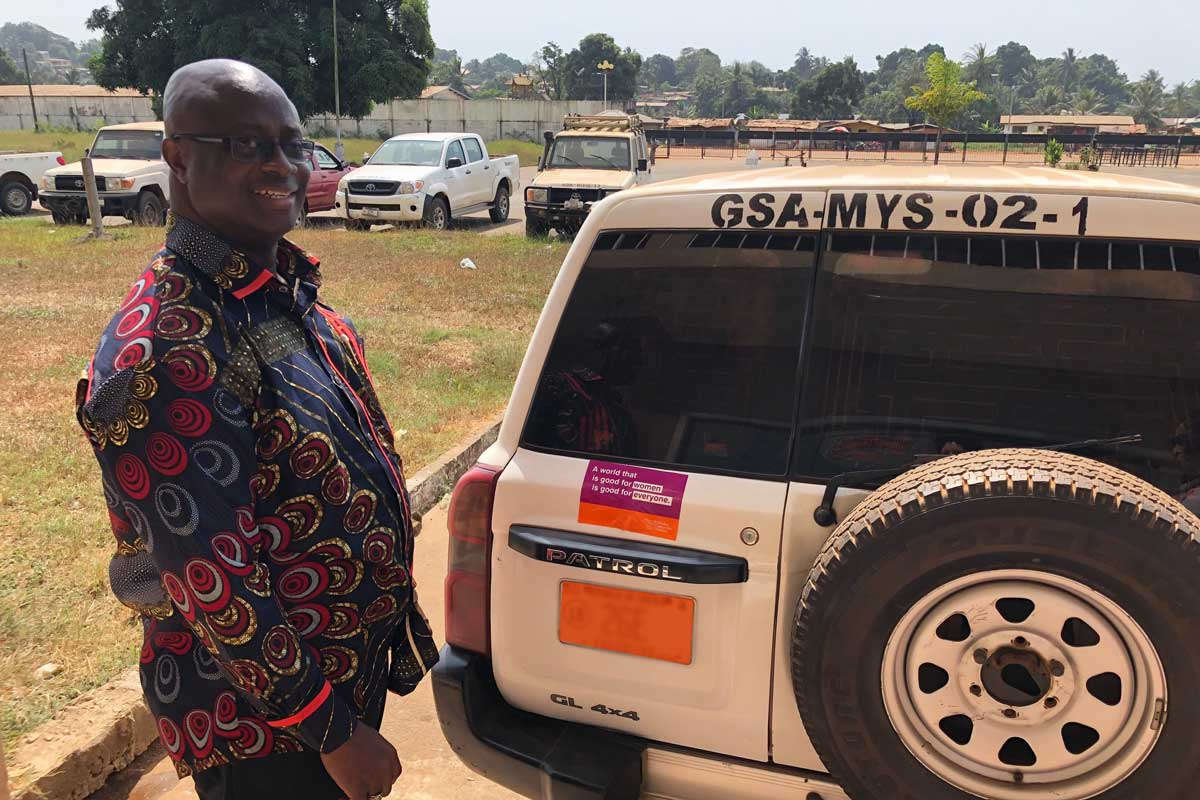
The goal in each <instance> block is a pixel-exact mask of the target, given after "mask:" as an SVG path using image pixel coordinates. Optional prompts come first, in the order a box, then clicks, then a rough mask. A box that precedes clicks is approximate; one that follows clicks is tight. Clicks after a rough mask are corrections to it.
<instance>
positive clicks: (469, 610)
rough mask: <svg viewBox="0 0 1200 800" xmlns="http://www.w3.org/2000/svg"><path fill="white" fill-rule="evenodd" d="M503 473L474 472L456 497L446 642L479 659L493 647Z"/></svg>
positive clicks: (452, 504) (462, 482) (463, 480)
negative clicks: (496, 529) (495, 527)
mask: <svg viewBox="0 0 1200 800" xmlns="http://www.w3.org/2000/svg"><path fill="white" fill-rule="evenodd" d="M499 478H500V473H499V472H496V471H495V470H491V469H488V468H486V467H481V466H478V465H476V466H474V467H472V468H471V469H470V470H468V472H467V473H466V474H465V475H463V476H462V477H461V478H460V479H459V481H458V484H457V485H456V486H455V487H454V493H453V494H452V495H451V497H450V519H449V528H450V552H449V565H448V568H447V570H446V641H447V643H449V644H452V645H455V646H456V647H462V648H464V649H466V650H471V651H473V652H476V653H483V654H485V655H486V654H487V653H488V652H489V651H490V649H491V647H490V645H491V642H490V638H491V637H490V632H489V629H488V613H489V603H488V594H489V592H490V589H491V582H492V581H491V571H490V570H491V566H490V565H491V555H492V501H493V499H494V498H495V496H496V481H497V480H499Z"/></svg>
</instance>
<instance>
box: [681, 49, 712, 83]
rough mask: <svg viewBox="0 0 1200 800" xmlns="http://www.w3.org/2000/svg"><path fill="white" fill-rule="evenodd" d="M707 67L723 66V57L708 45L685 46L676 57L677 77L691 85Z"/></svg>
mask: <svg viewBox="0 0 1200 800" xmlns="http://www.w3.org/2000/svg"><path fill="white" fill-rule="evenodd" d="M705 68H710V69H711V68H716V69H720V68H721V57H720V56H719V55H717V54H716V53H714V52H713V51H712V50H709V49H708V48H707V47H701V48H695V47H685V48H683V49H682V50H680V51H679V57H678V58H676V59H675V79H676V80H677V81H679V82H680V83H681V84H683V85H684V86H690V85H691V84H692V82H693V81H694V80H695V79H696V76H698V75H699V74H700V73H701V71H703V70H704V69H705Z"/></svg>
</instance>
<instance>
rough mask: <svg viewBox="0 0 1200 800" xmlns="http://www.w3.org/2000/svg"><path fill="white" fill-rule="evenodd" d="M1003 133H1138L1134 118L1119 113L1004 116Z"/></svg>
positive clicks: (1002, 121)
mask: <svg viewBox="0 0 1200 800" xmlns="http://www.w3.org/2000/svg"><path fill="white" fill-rule="evenodd" d="M1000 125H1001V126H1002V127H1003V128H1004V132H1005V133H1047V134H1065V135H1071V134H1075V135H1080V136H1090V135H1092V134H1096V133H1137V132H1138V126H1137V123H1136V122H1134V121H1133V117H1128V116H1123V115H1120V114H1014V115H1012V116H1009V115H1007V114H1004V115H1002V116H1001V117H1000Z"/></svg>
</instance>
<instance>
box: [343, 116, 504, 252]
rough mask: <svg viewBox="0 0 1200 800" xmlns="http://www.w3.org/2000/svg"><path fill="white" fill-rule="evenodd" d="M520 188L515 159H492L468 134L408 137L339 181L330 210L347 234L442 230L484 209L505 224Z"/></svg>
mask: <svg viewBox="0 0 1200 800" xmlns="http://www.w3.org/2000/svg"><path fill="white" fill-rule="evenodd" d="M520 184H521V164H520V161H519V160H518V158H517V157H516V156H500V157H498V158H491V157H490V156H489V155H488V152H487V147H486V146H485V145H484V143H483V139H481V138H479V137H478V136H476V135H475V134H473V133H408V134H404V135H402V136H393V137H392V138H391V139H388V140H387V141H386V142H384V143H383V144H381V145H380V146H379V149H378V150H376V151H375V153H374V154H373V155H372V156H371V158H370V159H368V161H367V163H366V165H364V166H363V167H360V168H359V169H356V170H354V171H353V172H351V173H350V174H349V175H347V176H346V177H344V178H342V180H341V181H340V182H339V184H338V193H337V199H336V200H335V202H334V208H335V209H337V211H338V212H339V213H340V214H341V215H342V216H343V217H345V220H346V228H347V229H348V230H358V231H365V230H368V229H370V227H371V225H372V224H373V223H388V222H421V223H423V224H424V225H425V226H426V227H429V228H434V229H436V230H443V229H445V228H446V227H447V226H448V225H449V224H450V221H451V220H452V219H453V218H454V217H461V216H465V215H467V214H473V213H475V212H478V211H485V210H486V211H488V212H489V213H490V215H491V218H492V221H493V222H504V221H505V220H507V219H508V211H509V203H510V198H511V197H512V195H513V193H514V192H516V191H518V190H519V189H520Z"/></svg>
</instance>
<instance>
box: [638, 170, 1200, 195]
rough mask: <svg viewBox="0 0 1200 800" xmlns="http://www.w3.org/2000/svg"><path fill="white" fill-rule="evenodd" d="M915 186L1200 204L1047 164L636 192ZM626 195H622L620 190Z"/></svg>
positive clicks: (687, 182) (683, 181)
mask: <svg viewBox="0 0 1200 800" xmlns="http://www.w3.org/2000/svg"><path fill="white" fill-rule="evenodd" d="M758 189H762V190H767V189H774V190H784V191H787V190H795V191H798V192H802V191H805V190H809V191H817V190H825V189H829V190H834V191H836V190H838V189H867V190H870V189H900V190H903V189H913V190H918V189H922V190H928V191H966V190H973V189H979V190H987V191H1012V192H1021V191H1027V192H1028V191H1040V192H1062V193H1072V194H1073V193H1084V194H1089V195H1110V196H1121V197H1148V198H1154V199H1159V200H1178V201H1183V202H1190V203H1198V204H1200V187H1196V186H1187V185H1184V184H1181V183H1174V182H1172V181H1165V180H1158V179H1156V178H1145V177H1142V176H1135V175H1119V174H1116V173H1107V172H1090V171H1085V170H1064V169H1051V168H1048V167H1002V166H984V167H959V166H936V167H935V166H932V165H929V166H900V165H883V164H875V165H863V166H844V167H843V166H831V167H807V168H805V167H774V168H770V169H751V170H737V171H733V172H720V173H712V174H707V175H698V176H694V177H690V178H675V179H673V180H666V181H659V182H656V183H652V184H649V185H646V186H643V187H641V188H639V189H637V190H635V191H636V193H637V194H638V195H639V196H643V197H645V196H648V195H655V194H663V195H678V194H680V193H681V192H697V193H700V192H722V191H736V192H752V191H755V190H758ZM623 194H624V193H623Z"/></svg>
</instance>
